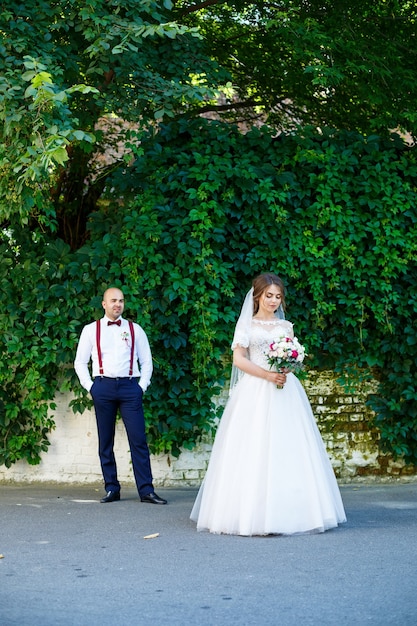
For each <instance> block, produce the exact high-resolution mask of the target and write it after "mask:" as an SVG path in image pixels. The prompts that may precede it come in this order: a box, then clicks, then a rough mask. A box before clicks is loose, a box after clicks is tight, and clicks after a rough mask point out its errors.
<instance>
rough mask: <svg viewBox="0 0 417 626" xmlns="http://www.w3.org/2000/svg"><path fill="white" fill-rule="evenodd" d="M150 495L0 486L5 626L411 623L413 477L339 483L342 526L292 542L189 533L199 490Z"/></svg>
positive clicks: (1, 615)
mask: <svg viewBox="0 0 417 626" xmlns="http://www.w3.org/2000/svg"><path fill="white" fill-rule="evenodd" d="M158 493H160V495H162V496H165V497H167V498H168V499H169V504H168V505H167V506H165V507H163V506H155V505H150V504H141V503H140V502H139V500H138V498H137V497H136V492H135V491H134V489H133V487H130V488H129V489H125V490H124V491H123V492H122V500H121V501H120V502H115V503H112V504H108V505H103V504H99V503H98V499H99V497H100V496H101V495H102V493H101V487H100V488H98V487H97V486H88V487H86V486H83V487H78V486H77V487H75V486H54V485H47V486H45V485H36V486H27V485H25V486H16V485H0V530H1V534H0V553H1V554H2V555H3V556H4V558H2V559H0V624H1V626H12V625H13V626H29V625H30V626H96V625H97V626H141V625H145V624H146V625H153V624H158V625H159V624H168V625H174V626H176V625H188V624H190V625H193V626H200V625H201V626H212V625H213V626H221V625H223V624H224V625H229V624H230V625H232V626H233V625H238V626H244V625H245V626H246V625H248V626H258V625H259V626H269V625H271V626H300V625H302V626H310V625H312V626H316V625H317V626H363V625H368V624H371V625H377V626H416V625H417V482H410V483H405V484H404V483H401V484H374V485H363V484H355V485H349V486H345V487H342V496H343V499H344V503H345V507H346V512H347V516H348V522H347V524H345V525H343V526H342V527H340V528H338V529H335V530H331V531H328V532H327V533H324V534H320V535H306V536H295V537H231V536H222V535H211V534H209V533H197V532H196V531H195V527H194V524H193V523H192V522H191V521H190V520H189V518H188V516H189V513H190V510H191V507H192V503H193V501H194V497H195V495H196V490H195V489H183V490H168V489H165V490H163V489H161V490H158ZM154 533H159V536H158V537H156V538H153V539H144V537H145V536H146V535H152V534H154Z"/></svg>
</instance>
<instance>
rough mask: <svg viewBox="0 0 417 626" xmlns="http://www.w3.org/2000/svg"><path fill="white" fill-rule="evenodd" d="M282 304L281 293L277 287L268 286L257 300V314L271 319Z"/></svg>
mask: <svg viewBox="0 0 417 626" xmlns="http://www.w3.org/2000/svg"><path fill="white" fill-rule="evenodd" d="M281 302H282V292H281V289H280V288H279V287H278V286H277V285H268V287H267V288H266V289H265V291H264V292H263V294H262V295H261V297H260V298H259V311H258V312H259V313H260V314H261V315H265V316H266V317H272V316H273V314H274V313H275V311H276V310H277V309H278V307H279V305H280V304H281Z"/></svg>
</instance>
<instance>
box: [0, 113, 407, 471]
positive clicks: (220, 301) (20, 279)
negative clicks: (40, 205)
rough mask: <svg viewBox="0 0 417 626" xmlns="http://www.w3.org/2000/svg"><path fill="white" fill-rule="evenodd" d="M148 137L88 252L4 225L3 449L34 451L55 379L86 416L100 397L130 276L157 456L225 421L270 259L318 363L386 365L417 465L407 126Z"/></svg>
mask: <svg viewBox="0 0 417 626" xmlns="http://www.w3.org/2000/svg"><path fill="white" fill-rule="evenodd" d="M139 140H140V142H141V143H140V146H141V149H140V151H139V150H137V158H136V160H135V162H134V163H133V164H132V165H131V166H130V167H128V168H126V169H125V170H124V171H123V172H121V171H117V172H115V174H114V176H113V180H112V181H111V182H112V185H111V186H110V185H109V187H108V192H107V197H106V198H105V201H103V205H102V210H101V211H100V212H96V213H95V214H94V215H92V216H91V221H90V242H89V244H88V245H86V246H85V247H84V248H82V249H80V250H79V251H77V252H75V253H74V252H71V251H70V249H69V247H68V246H66V245H65V244H63V243H62V242H60V241H59V240H56V241H48V239H47V237H46V236H44V235H40V234H39V233H37V232H33V233H26V234H25V233H24V231H19V232H18V233H16V234H14V233H9V235H6V234H5V233H4V234H3V240H4V243H3V246H2V255H3V259H4V263H3V264H2V273H1V284H2V290H3V293H4V294H5V298H6V305H5V307H4V311H3V313H2V314H0V328H1V331H2V333H1V334H2V338H3V339H2V343H1V351H2V359H1V363H2V364H3V365H2V366H1V369H0V381H1V401H2V405H1V406H2V413H1V415H2V417H1V423H0V432H1V433H2V440H3V442H4V443H3V445H2V457H1V459H2V461H3V462H6V463H9V464H10V463H12V462H14V460H16V459H17V458H29V459H31V460H32V461H36V460H38V458H39V456H38V455H39V451H40V450H41V449H42V446H46V445H47V431H48V429H49V428H50V427H51V426H52V424H53V418H52V416H51V415H50V413H49V414H48V416H47V408H48V405H49V404H50V403H51V402H53V398H54V394H55V390H56V389H57V388H58V389H60V388H61V389H68V388H70V389H73V390H74V391H75V393H76V397H75V399H74V402H73V408H74V410H82V409H83V408H84V407H85V406H88V405H89V403H90V401H89V400H88V398H87V396H86V394H85V393H84V392H83V391H82V390H81V389H80V387H79V385H78V383H77V382H76V381H75V378H74V373H73V370H72V367H71V364H72V361H73V359H74V354H75V346H76V341H77V338H78V335H79V332H80V330H81V327H82V325H83V324H85V323H87V322H89V321H91V320H92V319H94V318H95V317H97V315H99V314H101V313H100V301H101V294H102V292H103V290H104V288H105V287H107V286H108V285H109V284H114V285H119V286H122V287H123V288H124V291H125V295H126V299H127V311H126V314H127V316H128V317H130V318H132V319H134V320H137V321H138V322H139V323H140V324H141V325H142V326H143V327H144V328H145V330H146V332H147V334H148V335H149V338H150V342H151V347H152V352H153V355H154V361H155V374H154V377H153V381H152V385H151V387H150V389H149V391H148V392H147V394H146V402H145V407H146V417H147V423H148V436H149V443H150V447H151V450H152V451H154V452H158V451H163V450H164V451H168V452H170V453H171V454H173V455H176V454H178V452H179V450H180V448H181V447H182V446H185V447H191V446H193V445H194V443H195V442H196V441H198V439H199V438H200V437H201V436H202V435H204V433H206V432H208V431H210V430H211V429H212V428H213V426H214V419H215V416H216V408H215V404H216V398H217V395H218V393H219V392H220V391H221V389H222V387H223V385H224V383H225V381H226V380H227V378H228V375H229V372H230V356H231V355H230V349H229V345H230V341H231V339H232V334H233V329H234V324H235V321H236V319H237V316H238V313H239V308H240V305H241V302H242V299H243V296H244V294H245V293H246V291H247V289H248V288H249V286H250V282H251V279H252V278H253V276H255V275H256V274H258V273H259V272H262V271H265V270H274V271H276V272H277V273H278V274H280V275H281V276H282V277H283V278H284V279H285V282H286V283H287V286H288V294H287V301H288V317H289V319H291V320H292V321H293V322H294V324H295V329H296V333H297V335H298V336H299V337H300V339H301V340H302V341H303V343H305V344H306V346H307V350H308V353H309V354H310V361H309V365H310V366H311V367H315V368H321V367H325V368H329V367H330V368H334V369H336V370H337V371H339V372H340V376H341V378H342V379H343V378H344V377H345V376H346V374H347V373H349V375H350V377H352V376H353V377H355V376H356V377H357V378H358V379H359V378H360V377H364V376H365V377H366V376H369V377H370V376H371V375H372V376H375V377H376V378H377V380H378V381H379V389H378V392H377V394H376V395H375V397H373V398H371V399H370V402H371V404H372V407H373V408H374V409H375V410H376V412H377V415H376V425H377V426H378V428H379V429H380V432H381V445H382V447H383V449H384V450H388V451H390V452H393V453H394V455H400V456H403V457H404V458H405V459H406V460H407V461H409V462H414V463H415V462H416V460H417V441H416V432H417V416H416V409H415V407H416V399H417V398H416V395H417V393H416V380H415V374H414V371H413V363H414V362H415V360H416V357H417V354H416V339H415V333H414V328H413V319H414V318H415V314H416V307H417V301H416V297H415V296H414V293H415V292H417V290H416V275H417V272H416V248H417V243H416V242H417V232H416V228H417V226H416V223H417V220H416V208H415V207H416V206H417V197H416V195H417V189H416V184H415V181H416V174H417V162H416V156H415V152H414V150H411V149H407V148H406V147H405V146H404V145H403V144H402V143H401V142H400V141H399V140H398V138H396V137H393V138H391V140H389V141H388V140H383V139H381V138H379V137H376V136H374V137H369V138H364V137H363V136H360V135H357V134H356V133H346V132H335V131H330V130H329V131H326V132H323V133H322V134H320V135H319V134H316V133H313V132H310V131H308V130H306V131H305V132H304V134H303V135H301V134H300V135H288V136H285V135H281V136H279V137H274V133H273V132H272V131H269V130H268V129H267V128H262V129H253V130H252V131H251V132H250V133H248V134H246V135H244V134H241V133H239V132H238V130H237V129H235V128H233V127H230V126H228V125H225V124H221V123H216V122H209V121H205V120H197V121H195V122H194V123H188V124H170V125H167V126H164V127H161V129H160V131H159V132H158V133H157V134H150V135H149V136H145V135H140V136H138V137H136V138H133V137H132V146H135V145H138V141H139ZM120 196H123V197H124V199H125V203H124V205H121V204H120V202H119V201H118V200H115V198H117V199H118V198H119V197H120ZM39 259H41V260H39ZM38 314H39V315H38ZM39 316H40V317H39ZM90 404H91V403H90Z"/></svg>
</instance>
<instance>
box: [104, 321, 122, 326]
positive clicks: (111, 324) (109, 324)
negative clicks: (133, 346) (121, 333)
mask: <svg viewBox="0 0 417 626" xmlns="http://www.w3.org/2000/svg"><path fill="white" fill-rule="evenodd" d="M121 323H122V320H116V321H115V322H107V326H113V324H116V325H117V326H120V324H121Z"/></svg>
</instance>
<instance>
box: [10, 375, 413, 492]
mask: <svg viewBox="0 0 417 626" xmlns="http://www.w3.org/2000/svg"><path fill="white" fill-rule="evenodd" d="M303 384H304V387H305V389H306V392H307V394H308V396H309V398H310V402H311V404H312V407H313V411H314V414H315V417H316V420H317V423H318V426H319V429H320V431H321V433H322V436H323V439H324V442H325V444H326V447H327V450H328V453H329V456H330V459H331V461H332V464H333V467H334V469H335V473H336V475H337V477H338V478H339V480H340V481H345V482H346V481H349V480H352V479H354V478H357V477H364V476H365V477H371V476H379V477H390V476H405V475H415V473H416V472H417V469H416V468H410V467H405V466H404V464H403V463H401V462H394V461H393V460H392V459H391V458H390V457H389V456H386V455H381V454H380V452H379V450H378V438H379V436H378V431H377V430H376V429H375V428H372V427H371V426H370V421H371V418H372V413H371V411H370V409H368V408H367V407H366V406H365V400H366V397H367V395H368V394H369V393H372V392H373V391H374V390H375V388H376V383H375V381H372V380H371V381H368V382H365V383H363V384H362V385H361V387H360V388H357V389H355V391H354V392H352V393H348V392H346V391H345V390H344V389H343V388H342V387H340V385H339V384H338V383H337V381H336V376H335V375H334V374H333V372H320V373H317V372H310V373H309V377H308V379H307V380H306V381H304V383H303ZM225 397H226V394H224V396H223V398H222V401H223V402H224V401H225ZM145 401H146V396H145ZM68 402H69V397H68V396H67V395H63V394H60V395H58V396H57V398H56V403H57V410H56V411H54V416H55V421H56V429H55V430H54V431H53V432H52V433H51V434H50V442H51V445H50V447H49V450H48V452H47V453H45V454H44V455H43V457H42V461H41V463H40V464H39V465H35V466H33V465H28V464H27V463H26V462H25V461H19V462H18V463H16V464H15V465H13V466H12V467H11V468H9V469H7V468H6V467H4V466H1V467H0V482H23V483H27V482H29V483H30V482H59V483H100V482H101V481H102V477H101V470H100V464H99V460H98V455H97V432H96V424H95V417H94V414H93V412H90V411H86V412H85V413H83V414H82V415H80V414H74V413H73V412H72V410H71V409H69V408H68ZM210 450H211V442H210V441H209V440H207V441H204V442H203V443H201V444H199V445H198V446H197V447H196V448H195V449H194V450H192V451H190V450H184V451H183V452H182V454H181V456H180V457H179V458H178V459H174V458H172V457H171V458H170V457H169V456H167V455H160V456H154V457H152V470H153V475H154V482H155V485H156V486H162V487H174V486H175V487H188V486H193V487H195V486H198V485H199V484H200V483H201V480H202V479H203V476H204V474H205V471H206V468H207V462H208V459H209V456H210ZM115 454H116V459H117V465H118V473H119V479H120V481H121V482H122V484H124V485H126V484H130V485H133V484H134V480H133V473H132V468H131V463H130V455H129V446H128V442H127V437H126V434H125V430H124V427H123V424H122V423H121V422H120V423H118V424H117V428H116V443H115Z"/></svg>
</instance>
